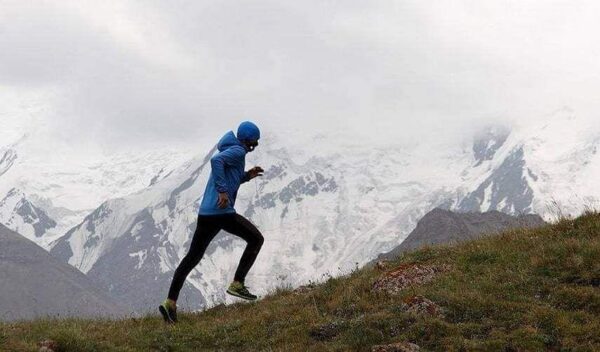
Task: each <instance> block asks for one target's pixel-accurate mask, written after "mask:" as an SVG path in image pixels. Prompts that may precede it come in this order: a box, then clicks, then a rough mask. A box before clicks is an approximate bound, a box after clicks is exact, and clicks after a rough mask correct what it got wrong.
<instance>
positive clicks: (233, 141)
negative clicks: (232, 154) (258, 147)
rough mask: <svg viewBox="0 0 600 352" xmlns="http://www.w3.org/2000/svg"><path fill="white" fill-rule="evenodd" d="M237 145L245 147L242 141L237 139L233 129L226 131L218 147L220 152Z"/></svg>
mask: <svg viewBox="0 0 600 352" xmlns="http://www.w3.org/2000/svg"><path fill="white" fill-rule="evenodd" d="M235 145H239V146H240V147H242V148H244V145H243V144H242V142H240V141H239V140H238V139H237V137H236V136H235V134H234V133H233V131H229V132H227V133H225V135H224V136H223V137H222V138H221V140H220V141H219V143H218V144H217V148H218V149H219V151H220V152H222V151H224V150H226V149H229V148H231V147H233V146H235ZM244 150H246V148H244Z"/></svg>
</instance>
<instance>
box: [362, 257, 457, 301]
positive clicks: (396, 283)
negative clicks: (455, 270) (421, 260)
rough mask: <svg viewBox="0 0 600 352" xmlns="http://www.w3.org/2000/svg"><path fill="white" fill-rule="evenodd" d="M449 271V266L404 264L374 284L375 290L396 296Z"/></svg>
mask: <svg viewBox="0 0 600 352" xmlns="http://www.w3.org/2000/svg"><path fill="white" fill-rule="evenodd" d="M447 270H448V267H447V266H433V265H422V264H404V265H401V266H399V267H398V268H396V269H394V270H392V271H390V272H388V273H386V274H384V275H383V276H382V277H381V278H379V280H377V281H376V282H375V283H374V284H373V290H374V291H375V292H387V293H390V294H395V293H398V292H400V291H402V290H403V289H405V288H407V287H412V286H419V285H422V284H424V283H427V282H430V281H431V280H433V279H434V278H435V277H436V276H437V274H439V273H441V272H443V271H447Z"/></svg>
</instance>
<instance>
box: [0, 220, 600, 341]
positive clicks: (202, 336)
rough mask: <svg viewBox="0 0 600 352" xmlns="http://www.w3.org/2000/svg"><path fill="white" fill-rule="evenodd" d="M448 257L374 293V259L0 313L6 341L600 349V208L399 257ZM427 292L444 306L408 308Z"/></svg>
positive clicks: (421, 260)
mask: <svg viewBox="0 0 600 352" xmlns="http://www.w3.org/2000/svg"><path fill="white" fill-rule="evenodd" d="M405 263H421V264H434V265H447V266H448V267H449V268H450V269H449V270H448V271H446V272H444V273H442V274H440V275H439V276H438V277H437V278H436V279H435V280H433V281H432V282H430V283H428V284H426V285H423V286H420V287H412V288H409V289H406V290H404V291H402V292H401V293H400V294H399V295H395V296H394V295H388V294H383V293H374V292H372V290H371V287H372V285H373V283H374V282H375V280H377V278H378V277H380V276H381V275H382V272H381V271H378V270H377V269H375V268H364V269H360V270H356V271H354V272H352V273H351V274H349V275H347V276H344V277H339V278H331V279H329V280H327V281H326V282H324V283H322V284H319V285H317V286H316V287H315V288H314V289H313V290H312V291H309V292H307V293H302V294H296V293H294V292H293V291H291V290H286V289H279V290H277V291H276V292H274V293H272V294H270V295H269V296H267V297H265V298H264V299H262V300H260V301H258V302H255V303H239V304H233V305H229V306H218V307H215V308H213V309H210V310H207V311H204V312H201V313H193V314H191V313H188V314H180V323H179V324H178V325H176V326H166V325H165V324H164V323H163V322H162V320H161V319H160V318H159V317H158V316H148V317H145V318H141V319H128V320H121V321H105V320H77V319H69V320H62V321H58V320H37V321H33V322H21V323H13V324H3V325H0V349H1V350H7V351H37V350H38V347H37V343H38V342H39V341H41V340H44V339H52V340H55V341H57V342H58V344H59V346H60V351H370V349H371V346H373V345H377V344H386V343H394V342H400V341H408V342H413V343H416V344H417V345H419V346H421V348H422V349H424V350H432V351H600V287H599V285H600V215H599V214H597V213H588V214H585V215H583V216H581V217H579V218H577V219H574V220H561V221H560V222H558V223H557V224H554V225H550V226H546V227H543V228H540V229H536V230H526V229H522V230H515V231H510V232H506V233H504V234H502V235H499V236H495V237H492V238H486V239H482V240H478V241H473V242H469V243H465V244H462V245H458V246H442V247H433V248H427V249H423V250H420V251H417V252H413V253H408V254H406V255H404V256H402V257H401V258H399V259H398V260H396V261H394V262H393V263H391V264H390V268H394V267H395V266H398V265H400V264H405ZM416 294H418V295H423V296H425V297H427V298H428V299H430V300H432V301H434V302H436V303H437V304H438V305H439V306H441V307H442V308H443V309H444V310H445V315H444V317H443V318H439V317H438V318H435V317H431V316H418V315H414V314H409V313H406V312H404V311H403V309H402V301H403V299H407V298H408V297H410V296H413V295H416Z"/></svg>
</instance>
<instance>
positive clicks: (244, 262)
mask: <svg viewBox="0 0 600 352" xmlns="http://www.w3.org/2000/svg"><path fill="white" fill-rule="evenodd" d="M220 230H225V231H227V232H229V233H231V234H233V235H236V236H239V237H241V238H243V239H244V240H245V241H246V242H247V243H248V244H247V245H246V249H245V250H244V253H243V254H242V258H241V259H240V263H239V265H238V268H237V270H236V272H235V277H234V280H236V281H239V282H242V283H243V282H244V280H245V278H246V274H248V271H249V270H250V268H251V267H252V264H254V260H256V256H257V255H258V252H259V251H260V248H261V247H262V244H263V242H264V238H263V236H262V234H261V233H260V231H258V229H257V228H256V226H254V225H253V224H252V223H251V222H250V221H248V220H247V219H246V218H244V217H243V216H241V215H239V214H224V215H210V216H207V215H200V216H198V225H197V226H196V232H195V233H194V237H193V238H192V244H191V245H190V250H189V252H188V253H187V255H186V256H185V257H184V258H183V260H182V261H181V263H180V264H179V266H178V267H177V270H175V274H174V275H173V281H172V282H171V288H170V289H169V299H172V300H174V301H177V298H178V297H179V291H181V288H182V287H183V283H184V282H185V279H186V278H187V276H188V275H189V273H190V272H191V271H192V269H194V267H195V266H196V265H198V263H199V262H200V259H202V256H204V252H205V251H206V248H207V247H208V244H209V243H210V241H212V240H213V238H214V237H215V236H216V235H217V233H219V231H220Z"/></svg>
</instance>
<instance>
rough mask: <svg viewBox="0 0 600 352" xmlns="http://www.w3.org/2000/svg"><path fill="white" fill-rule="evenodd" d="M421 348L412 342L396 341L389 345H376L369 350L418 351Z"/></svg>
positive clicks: (379, 351) (376, 351) (378, 351)
mask: <svg viewBox="0 0 600 352" xmlns="http://www.w3.org/2000/svg"><path fill="white" fill-rule="evenodd" d="M420 350H421V348H420V347H419V346H417V345H415V344H414V343H410V342H398V343H393V344H391V345H377V346H373V347H372V348H371V352H418V351H420Z"/></svg>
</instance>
